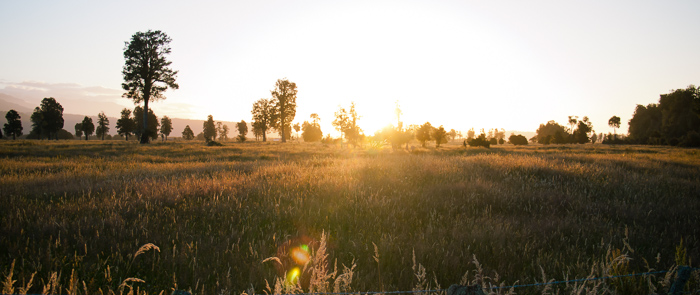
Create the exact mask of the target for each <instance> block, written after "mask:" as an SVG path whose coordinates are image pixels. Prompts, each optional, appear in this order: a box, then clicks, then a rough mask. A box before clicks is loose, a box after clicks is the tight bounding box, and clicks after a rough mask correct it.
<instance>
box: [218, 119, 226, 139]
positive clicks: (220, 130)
mask: <svg viewBox="0 0 700 295" xmlns="http://www.w3.org/2000/svg"><path fill="white" fill-rule="evenodd" d="M223 124H224V123H222V122H220V121H219V122H216V136H217V137H218V138H219V141H223V140H224V139H223V137H221V134H222V133H224V128H223Z"/></svg>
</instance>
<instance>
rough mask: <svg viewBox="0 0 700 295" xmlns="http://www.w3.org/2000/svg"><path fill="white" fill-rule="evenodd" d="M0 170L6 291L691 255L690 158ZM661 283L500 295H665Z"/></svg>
mask: <svg viewBox="0 0 700 295" xmlns="http://www.w3.org/2000/svg"><path fill="white" fill-rule="evenodd" d="M0 161H1V162H0V196H2V199H3V202H4V206H2V207H0V214H1V217H0V218H1V219H0V236H1V237H2V238H1V239H0V249H1V250H0V254H2V256H0V263H2V266H3V267H2V268H0V271H2V272H3V273H2V275H3V277H5V283H4V285H3V288H4V289H6V290H11V291H13V292H22V291H18V290H19V288H15V286H17V285H19V286H22V287H25V289H26V290H25V289H23V291H25V292H29V293H32V292H34V293H38V292H43V293H45V294H49V293H50V294H54V293H58V292H61V293H65V292H68V291H67V290H70V292H71V293H76V294H83V293H91V294H93V293H105V294H107V293H109V292H112V293H117V294H120V293H123V294H125V293H133V294H142V293H143V294H146V293H147V294H157V293H159V292H164V293H170V291H171V290H172V289H174V288H177V289H183V290H191V291H194V292H196V293H197V294H222V293H223V294H229V293H231V294H233V293H235V294H238V293H239V292H242V291H245V292H246V293H247V294H249V295H252V294H251V293H255V291H256V290H258V291H259V292H267V293H272V294H279V293H299V292H307V291H310V290H314V291H320V290H325V291H337V290H341V291H379V290H382V289H384V290H387V291H390V290H411V289H434V288H443V287H445V288H446V287H447V286H449V285H450V284H453V283H460V282H461V283H479V284H482V285H484V286H488V285H495V286H498V285H503V286H507V285H510V284H514V283H516V282H518V283H522V284H526V283H533V282H542V281H548V280H552V279H565V278H568V279H572V278H585V277H589V276H593V277H595V276H605V275H612V274H625V273H634V272H643V271H647V270H651V269H653V270H666V269H671V268H673V267H674V266H675V265H676V264H678V263H680V262H679V261H676V260H678V259H680V260H683V259H685V263H686V264H693V265H694V264H695V261H697V260H698V258H699V256H700V254H699V253H698V249H700V240H699V238H700V228H698V227H697V224H700V217H699V215H698V214H697V213H698V212H700V200H699V199H698V196H700V153H698V150H694V149H675V148H666V147H646V146H633V147H630V146H617V147H615V146H601V145H585V146H577V145H564V146H526V147H512V146H498V147H495V148H492V149H490V150H487V149H482V148H477V149H474V148H470V149H466V150H465V149H463V148H461V147H460V146H459V145H457V144H452V145H447V146H445V147H444V148H441V149H439V150H434V149H422V148H418V149H415V150H414V151H413V152H411V153H408V152H406V151H396V152H393V151H391V150H390V149H385V148H382V147H372V148H369V149H341V148H339V147H338V146H334V145H328V146H326V145H322V144H304V143H288V144H284V145H283V144H276V143H255V142H250V143H244V144H238V143H229V144H226V145H224V146H222V147H206V146H204V145H203V144H202V143H201V142H170V143H166V144H160V143H159V144H152V145H148V146H141V145H138V144H135V143H127V142H112V141H110V142H104V143H103V142H98V141H90V142H84V141H60V142H38V141H0ZM681 239H682V240H683V244H682V247H681V248H680V250H677V249H676V248H677V247H678V246H679V245H680V243H681ZM297 244H307V245H308V246H309V247H310V251H311V252H312V255H311V257H312V259H311V262H309V264H308V265H304V266H302V267H305V269H304V272H303V273H302V278H301V280H300V282H302V284H300V285H290V284H286V283H285V278H284V274H283V273H280V272H281V271H284V269H283V268H284V267H286V266H287V265H288V264H289V261H290V259H289V257H285V255H289V253H288V252H286V248H285V247H287V246H289V247H292V246H298V245H297ZM156 245H158V246H156ZM134 250H136V252H134ZM150 250H154V251H150ZM146 253H147V254H146ZM679 253H681V254H683V253H684V255H685V256H682V255H681V256H682V257H684V258H678V259H676V256H678V255H680V254H679ZM380 255H381V256H380ZM137 256H138V257H139V258H138V259H136V257H137ZM271 257H274V258H275V259H276V262H268V263H263V261H265V260H266V258H270V259H271ZM657 257H658V259H657ZM271 260H274V259H271ZM13 261H16V262H17V264H16V265H14V267H11V264H12V262H13ZM267 261H269V260H267ZM331 262H333V263H331ZM338 263H340V265H341V266H342V267H341V268H342V269H339V268H338V267H337V266H338ZM331 264H333V265H334V266H333V267H331V266H330V265H331ZM694 266H697V265H694ZM281 267H282V268H281ZM331 270H332V271H331ZM35 273H36V278H34V274H35ZM694 275H695V276H697V275H698V274H694ZM39 278H41V279H39ZM129 278H133V279H138V280H141V281H143V282H141V281H136V280H134V281H127V280H128V279H129ZM672 280H673V278H665V277H660V276H657V277H644V278H638V279H630V280H612V281H596V282H591V283H581V284H570V285H568V286H551V287H546V288H529V289H516V290H514V291H517V293H519V294H524V293H528V292H531V293H548V292H552V293H556V292H564V293H580V294H586V293H589V294H599V293H606V292H608V293H615V292H617V293H621V294H625V293H630V294H632V293H635V292H638V291H643V292H663V290H665V289H664V288H666V289H667V288H668V287H670V286H668V284H669V282H670V281H672ZM268 281H272V282H274V283H273V286H270V285H269V284H267V282H268ZM697 281H698V280H694V281H692V282H691V286H692V288H697V286H698V285H697V284H698V283H697ZM39 282H40V283H39ZM27 286H28V287H27ZM654 290H655V291H654ZM508 291H509V290H508V289H504V290H503V291H501V292H503V293H506V292H508ZM10 293H11V292H10Z"/></svg>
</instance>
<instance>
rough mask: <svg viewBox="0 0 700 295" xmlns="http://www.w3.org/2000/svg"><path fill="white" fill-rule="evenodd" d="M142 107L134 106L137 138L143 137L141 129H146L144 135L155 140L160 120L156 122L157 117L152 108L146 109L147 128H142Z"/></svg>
mask: <svg viewBox="0 0 700 295" xmlns="http://www.w3.org/2000/svg"><path fill="white" fill-rule="evenodd" d="M143 113H144V112H143V109H142V108H141V106H137V107H135V108H134V123H135V124H136V128H135V129H134V130H135V133H136V136H138V137H139V138H143V130H144V129H145V130H146V133H145V134H146V136H148V137H149V138H151V139H153V140H155V139H157V138H158V127H159V126H160V122H158V117H157V116H156V114H155V113H153V109H149V110H148V121H147V122H148V125H147V128H143V126H144V124H143Z"/></svg>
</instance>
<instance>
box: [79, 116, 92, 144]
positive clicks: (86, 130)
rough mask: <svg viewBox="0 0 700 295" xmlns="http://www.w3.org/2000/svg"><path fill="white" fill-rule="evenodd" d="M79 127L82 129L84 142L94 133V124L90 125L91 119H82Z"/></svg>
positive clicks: (86, 117)
mask: <svg viewBox="0 0 700 295" xmlns="http://www.w3.org/2000/svg"><path fill="white" fill-rule="evenodd" d="M80 126H82V127H83V134H85V140H88V136H90V135H92V133H93V132H95V124H93V123H92V118H90V117H88V116H85V118H83V122H82V123H80Z"/></svg>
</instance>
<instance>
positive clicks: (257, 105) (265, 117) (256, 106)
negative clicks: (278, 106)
mask: <svg viewBox="0 0 700 295" xmlns="http://www.w3.org/2000/svg"><path fill="white" fill-rule="evenodd" d="M251 113H252V114H253V129H254V133H255V134H256V137H257V136H262V139H263V141H267V130H268V129H270V128H271V127H272V125H273V124H274V122H273V121H274V120H273V119H274V118H273V117H274V115H275V103H274V102H273V101H272V100H271V99H265V98H261V99H258V100H257V101H256V102H254V103H253V110H252V111H251Z"/></svg>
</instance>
